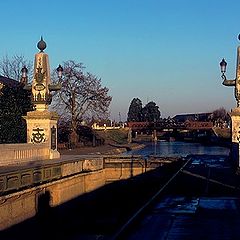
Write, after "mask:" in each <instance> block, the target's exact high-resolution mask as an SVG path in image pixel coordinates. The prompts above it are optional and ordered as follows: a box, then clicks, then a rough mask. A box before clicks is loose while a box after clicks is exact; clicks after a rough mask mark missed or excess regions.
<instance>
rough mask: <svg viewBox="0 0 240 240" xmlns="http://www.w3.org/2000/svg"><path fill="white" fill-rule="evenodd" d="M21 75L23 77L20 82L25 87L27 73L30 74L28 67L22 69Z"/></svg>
mask: <svg viewBox="0 0 240 240" xmlns="http://www.w3.org/2000/svg"><path fill="white" fill-rule="evenodd" d="M21 73H22V76H21V80H20V82H21V83H22V84H24V85H26V84H27V78H28V77H27V73H28V69H27V67H26V66H25V65H24V66H23V68H22V69H21Z"/></svg>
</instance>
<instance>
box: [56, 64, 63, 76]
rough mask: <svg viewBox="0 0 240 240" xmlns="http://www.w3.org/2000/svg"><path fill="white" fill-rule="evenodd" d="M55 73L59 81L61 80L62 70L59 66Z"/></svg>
mask: <svg viewBox="0 0 240 240" xmlns="http://www.w3.org/2000/svg"><path fill="white" fill-rule="evenodd" d="M57 73H58V78H59V79H61V78H62V73H63V68H62V66H61V65H60V64H59V66H58V68H57Z"/></svg>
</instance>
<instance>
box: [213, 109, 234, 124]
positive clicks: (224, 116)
mask: <svg viewBox="0 0 240 240" xmlns="http://www.w3.org/2000/svg"><path fill="white" fill-rule="evenodd" d="M210 118H211V120H212V121H213V122H214V125H215V126H222V125H223V124H224V122H230V116H229V115H228V112H227V110H226V109H225V108H223V107H220V108H218V109H216V110H214V111H213V112H212V114H211V116H210Z"/></svg>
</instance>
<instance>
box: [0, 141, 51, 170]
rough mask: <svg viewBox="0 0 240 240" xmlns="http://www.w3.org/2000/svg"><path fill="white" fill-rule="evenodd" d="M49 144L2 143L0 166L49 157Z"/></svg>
mask: <svg viewBox="0 0 240 240" xmlns="http://www.w3.org/2000/svg"><path fill="white" fill-rule="evenodd" d="M49 155H50V153H49V146H48V145H47V144H45V143H42V144H36V145H33V144H31V143H18V144H0V166H6V165H10V164H19V163H22V162H31V161H36V160H44V159H49Z"/></svg>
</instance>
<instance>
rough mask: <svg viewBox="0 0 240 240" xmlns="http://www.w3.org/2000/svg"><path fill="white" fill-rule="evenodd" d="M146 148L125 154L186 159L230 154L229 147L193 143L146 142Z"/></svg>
mask: <svg viewBox="0 0 240 240" xmlns="http://www.w3.org/2000/svg"><path fill="white" fill-rule="evenodd" d="M144 144H145V147H144V148H142V149H138V150H132V151H128V152H126V153H125V154H128V155H135V154H136V155H143V156H148V155H158V156H162V157H164V156H169V157H177V156H179V157H186V156H187V155H190V154H206V155H226V156H228V155H229V153H230V149H229V148H227V147H221V146H215V145H203V144H201V143H192V142H177V141H176V142H167V141H166V142H165V141H157V142H144Z"/></svg>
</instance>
